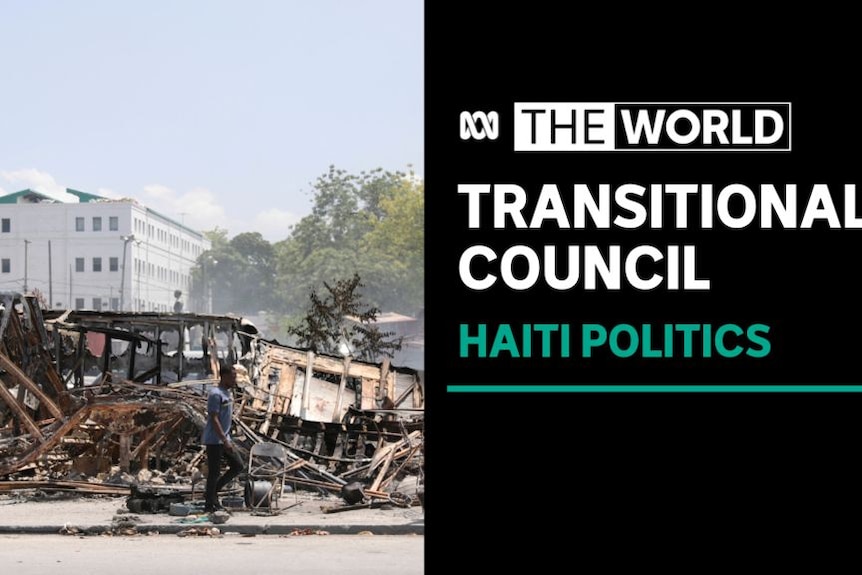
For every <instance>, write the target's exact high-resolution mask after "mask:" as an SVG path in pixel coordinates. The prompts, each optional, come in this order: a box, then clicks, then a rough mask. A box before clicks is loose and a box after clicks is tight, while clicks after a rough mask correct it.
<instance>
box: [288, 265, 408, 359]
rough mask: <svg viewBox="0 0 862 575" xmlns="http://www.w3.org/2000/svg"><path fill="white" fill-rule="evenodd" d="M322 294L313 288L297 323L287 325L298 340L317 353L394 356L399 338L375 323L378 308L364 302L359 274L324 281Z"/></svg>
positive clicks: (399, 347) (363, 356)
mask: <svg viewBox="0 0 862 575" xmlns="http://www.w3.org/2000/svg"><path fill="white" fill-rule="evenodd" d="M323 287H324V291H323V292H322V294H321V293H320V292H318V291H317V290H314V289H313V290H312V291H311V293H310V295H309V299H310V304H309V307H308V309H307V311H306V313H305V316H304V317H303V319H302V320H301V321H300V323H299V324H298V325H295V326H292V327H290V328H289V329H288V333H289V334H290V335H292V336H294V337H296V340H297V344H298V345H300V346H302V347H307V348H310V349H312V350H314V351H315V352H318V353H326V354H330V355H348V354H349V355H351V356H353V357H355V358H358V359H361V360H363V361H369V362H376V361H378V360H379V358H380V357H381V356H384V355H385V356H388V357H393V355H394V354H395V352H397V351H398V350H400V349H401V343H402V342H401V338H400V337H399V338H394V337H393V334H392V332H382V331H380V329H379V328H378V327H377V326H376V325H374V322H375V321H376V320H377V315H378V314H379V313H380V309H379V308H377V307H375V306H370V305H368V304H366V303H364V302H363V300H362V295H361V293H360V291H359V290H360V289H361V288H362V287H363V284H362V281H361V280H360V277H359V275H357V274H354V275H353V277H352V278H350V279H340V280H337V281H335V282H333V283H329V282H323Z"/></svg>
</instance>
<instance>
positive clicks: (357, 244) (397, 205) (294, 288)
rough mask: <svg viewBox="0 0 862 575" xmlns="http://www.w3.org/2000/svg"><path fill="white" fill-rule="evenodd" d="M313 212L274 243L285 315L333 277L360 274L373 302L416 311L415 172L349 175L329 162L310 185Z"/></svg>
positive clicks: (420, 207)
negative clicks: (289, 232)
mask: <svg viewBox="0 0 862 575" xmlns="http://www.w3.org/2000/svg"><path fill="white" fill-rule="evenodd" d="M313 190H314V203H313V207H312V211H311V213H310V214H309V215H308V216H306V217H304V218H302V220H300V221H299V222H298V223H297V224H296V225H295V226H294V228H293V230H292V233H291V235H290V237H289V238H288V239H287V240H285V241H284V242H280V244H279V245H278V246H277V247H276V252H277V261H278V264H277V282H278V291H279V292H280V294H281V296H282V303H283V309H284V310H285V311H286V312H287V313H291V312H292V311H294V312H295V310H297V309H300V308H301V306H302V304H303V302H304V301H305V298H306V297H307V294H308V293H309V291H310V290H312V289H319V288H320V286H321V285H322V283H323V281H325V280H327V279H328V278H332V277H347V276H349V275H351V274H359V275H360V276H361V277H362V278H363V282H364V284H365V285H366V288H367V289H366V295H365V297H366V298H367V300H368V301H369V302H371V303H373V304H374V305H376V306H378V307H380V308H383V309H387V310H397V311H401V312H406V313H416V312H417V311H418V310H419V309H421V307H422V305H423V300H424V292H423V288H424V225H423V217H424V216H423V211H424V190H423V186H422V185H421V184H420V183H417V182H416V180H415V178H413V176H412V174H410V175H408V174H405V173H403V172H388V171H383V170H382V169H379V168H378V169H376V170H372V171H370V172H361V173H360V174H359V175H352V174H348V173H347V172H345V171H344V170H338V169H336V168H335V167H334V166H331V167H330V169H329V171H328V172H327V173H326V174H324V175H322V176H320V177H319V178H318V179H317V181H316V183H315V184H314V186H313Z"/></svg>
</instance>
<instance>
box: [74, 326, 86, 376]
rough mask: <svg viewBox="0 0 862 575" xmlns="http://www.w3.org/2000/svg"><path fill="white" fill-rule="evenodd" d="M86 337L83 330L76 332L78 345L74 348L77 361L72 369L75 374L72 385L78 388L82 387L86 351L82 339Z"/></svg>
mask: <svg viewBox="0 0 862 575" xmlns="http://www.w3.org/2000/svg"><path fill="white" fill-rule="evenodd" d="M86 339H87V334H86V332H84V331H83V330H82V331H80V332H78V345H77V348H76V350H75V354H76V355H77V358H78V359H77V361H76V362H75V368H74V369H73V373H74V374H75V385H74V387H76V388H80V387H84V353H85V352H86V349H85V347H86V346H85V345H84V341H85V340H86Z"/></svg>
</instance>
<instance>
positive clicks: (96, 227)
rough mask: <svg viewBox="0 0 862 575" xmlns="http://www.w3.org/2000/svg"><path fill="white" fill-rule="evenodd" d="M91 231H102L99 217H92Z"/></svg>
mask: <svg viewBox="0 0 862 575" xmlns="http://www.w3.org/2000/svg"><path fill="white" fill-rule="evenodd" d="M93 231H94V232H101V231H102V218H101V217H99V216H94V217H93Z"/></svg>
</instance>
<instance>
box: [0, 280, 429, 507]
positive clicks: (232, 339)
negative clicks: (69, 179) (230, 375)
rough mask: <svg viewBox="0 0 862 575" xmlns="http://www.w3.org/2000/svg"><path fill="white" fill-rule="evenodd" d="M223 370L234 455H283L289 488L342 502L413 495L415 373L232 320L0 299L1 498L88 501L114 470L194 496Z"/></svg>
mask: <svg viewBox="0 0 862 575" xmlns="http://www.w3.org/2000/svg"><path fill="white" fill-rule="evenodd" d="M223 362H228V363H230V364H233V365H236V366H237V368H238V371H239V374H240V375H239V378H238V388H237V389H236V390H235V393H236V398H235V399H236V405H237V407H236V408H235V410H234V429H235V430H236V434H237V438H236V440H237V444H238V445H239V446H240V449H241V450H242V451H245V453H246V455H247V454H248V451H249V449H250V448H251V446H252V445H254V444H256V443H260V442H275V443H279V444H281V445H282V446H284V448H285V450H286V452H287V454H288V456H289V458H290V460H291V461H290V465H289V466H288V469H289V471H290V478H289V481H290V482H292V483H294V484H296V485H298V486H304V487H306V488H309V489H315V490H320V491H325V492H332V493H338V492H339V491H340V490H342V489H343V488H344V487H345V486H346V485H349V484H351V483H353V484H355V482H357V481H358V482H361V484H362V485H363V486H364V493H365V495H366V496H367V497H370V498H374V497H378V498H384V499H385V498H389V497H390V494H391V493H393V492H395V491H396V489H398V485H399V484H400V483H403V482H404V481H405V480H406V479H409V481H410V482H412V483H413V484H414V485H417V486H418V485H419V484H420V483H421V475H422V471H423V459H424V448H423V446H424V393H423V386H422V382H421V381H420V378H419V374H418V372H416V371H415V370H412V369H408V368H401V367H395V366H392V365H390V363H389V362H388V361H383V362H382V363H379V364H375V363H367V362H361V361H357V360H355V359H353V358H351V357H350V356H347V357H334V356H329V355H322V354H316V353H314V352H313V351H311V350H308V349H297V348H292V347H288V346H285V345H282V344H280V343H278V342H277V341H274V340H266V339H264V338H262V337H261V335H260V333H259V332H258V330H257V328H256V327H255V326H254V325H253V324H251V323H250V322H248V321H246V320H244V319H243V318H238V317H235V316H221V315H206V314H191V313H157V312H142V313H134V312H107V311H73V310H43V309H41V308H40V307H39V305H38V303H37V300H36V299H35V298H34V297H31V296H26V295H23V294H19V293H14V292H0V491H2V490H3V489H4V487H5V488H10V489H11V488H14V487H15V486H16V485H19V484H23V483H25V482H28V481H36V480H40V481H42V482H52V481H53V482H54V484H55V485H60V482H63V483H62V485H65V486H67V488H69V489H80V490H82V491H87V490H88V489H91V488H92V489H93V490H97V489H98V487H97V485H98V484H100V483H102V484H104V483H110V482H111V477H112V475H111V473H112V471H113V472H114V474H113V476H116V472H119V473H120V474H126V476H129V475H134V474H136V473H137V474H140V473H141V472H143V471H148V472H151V473H150V474H148V476H151V475H152V473H156V474H161V475H162V476H163V477H165V478H166V480H167V481H168V482H169V483H171V482H174V483H177V484H182V483H188V482H192V483H193V482H194V477H198V478H199V477H200V473H199V472H197V469H198V466H199V465H200V464H201V463H202V460H203V459H205V458H204V450H203V449H202V447H201V445H200V435H201V430H202V428H203V425H204V422H205V410H206V393H207V387H208V386H209V385H212V384H214V383H216V382H217V381H218V369H219V364H220V363H223ZM81 478H84V481H80V479H81ZM4 480H5V481H4ZM192 489H193V486H192ZM419 491H421V488H419ZM414 492H415V491H414Z"/></svg>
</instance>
